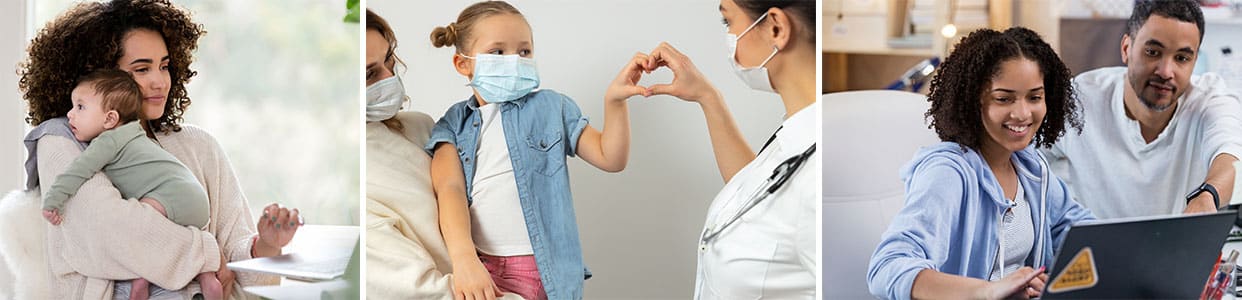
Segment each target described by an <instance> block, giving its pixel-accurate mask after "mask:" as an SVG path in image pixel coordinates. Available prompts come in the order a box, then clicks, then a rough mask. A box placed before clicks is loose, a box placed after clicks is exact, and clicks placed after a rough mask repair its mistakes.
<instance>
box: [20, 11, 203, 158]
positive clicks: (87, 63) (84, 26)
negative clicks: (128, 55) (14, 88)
mask: <svg viewBox="0 0 1242 300" xmlns="http://www.w3.org/2000/svg"><path fill="white" fill-rule="evenodd" d="M134 29H149V30H152V31H155V32H158V33H160V35H161V36H162V37H163V38H164V43H165V45H166V46H167V47H168V57H169V65H168V69H169V70H168V72H169V77H171V80H170V85H169V88H168V98H167V100H168V102H167V103H166V104H165V105H164V114H163V116H161V117H160V118H159V119H155V120H151V121H150V125H151V129H152V131H162V132H165V133H167V132H170V131H180V130H181V121H182V119H181V115H182V114H183V113H185V110H186V108H187V107H189V106H190V97H189V96H187V95H186V90H185V84H186V83H187V82H189V81H190V78H191V77H194V75H195V74H196V72H194V71H193V70H191V69H190V63H191V62H192V61H193V52H194V50H195V49H196V48H198V38H199V37H200V36H202V35H203V34H205V33H206V32H205V31H204V30H203V29H202V25H199V24H197V23H194V21H193V20H191V19H190V14H189V13H188V12H186V11H184V10H182V9H180V8H178V7H176V6H173V4H172V3H170V2H169V1H168V0H113V1H109V2H106V3H99V2H83V3H79V4H77V5H76V6H74V7H73V8H70V9H69V10H68V11H66V12H64V13H63V14H61V15H60V16H58V17H56V19H55V20H53V21H52V22H50V23H48V24H47V26H45V27H44V28H43V29H42V30H40V31H39V34H38V35H37V36H36V37H35V38H34V40H32V41H31V42H30V47H29V48H27V50H26V51H27V52H29V57H27V59H26V61H24V62H22V63H21V64H20V65H19V71H18V73H19V75H20V76H21V79H20V80H19V81H18V87H19V88H20V89H21V91H22V93H23V98H24V99H25V101H26V103H27V108H28V112H27V115H26V122H27V123H30V124H31V125H39V124H40V123H42V122H43V121H46V120H48V119H52V118H58V117H62V116H65V114H66V113H67V112H68V111H69V109H70V108H71V107H72V106H73V105H72V103H71V102H70V96H69V95H70V93H71V92H72V91H73V88H74V87H75V86H76V85H77V80H78V79H79V78H81V77H82V76H85V75H87V74H90V73H91V72H92V71H94V70H96V69H102V68H113V69H115V68H117V62H118V61H119V60H120V59H121V56H122V55H123V54H124V52H123V49H121V45H122V42H123V39H124V38H125V36H126V34H127V33H129V32H130V31H131V30H134Z"/></svg>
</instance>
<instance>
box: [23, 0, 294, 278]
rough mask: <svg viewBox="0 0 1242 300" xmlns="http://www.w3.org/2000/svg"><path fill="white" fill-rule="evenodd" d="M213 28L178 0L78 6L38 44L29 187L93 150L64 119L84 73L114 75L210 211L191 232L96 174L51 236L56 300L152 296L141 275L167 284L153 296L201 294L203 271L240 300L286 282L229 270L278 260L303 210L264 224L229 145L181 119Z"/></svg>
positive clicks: (279, 212)
mask: <svg viewBox="0 0 1242 300" xmlns="http://www.w3.org/2000/svg"><path fill="white" fill-rule="evenodd" d="M204 33H205V32H204V30H203V29H202V26H200V25H199V24H196V23H194V21H193V20H191V19H190V16H189V13H188V12H186V11H184V10H182V9H180V8H178V7H175V6H173V5H172V4H171V3H169V1H167V0H114V1H109V2H104V3H98V2H85V3H79V4H77V5H76V6H74V7H73V8H71V9H69V10H68V11H66V12H65V13H63V14H61V15H60V16H59V17H57V18H56V19H55V20H53V21H52V22H50V23H48V24H47V26H46V27H44V28H43V29H42V30H41V31H40V32H39V34H38V35H37V36H36V37H35V38H34V40H33V41H31V43H30V46H29V48H28V52H29V57H28V58H27V60H26V61H25V62H23V63H22V64H21V66H20V71H19V73H20V76H21V79H20V81H19V84H18V85H19V87H20V88H21V91H22V93H23V96H24V98H25V100H26V102H27V105H28V111H29V113H28V115H27V117H26V121H27V122H28V123H30V124H31V125H33V126H35V129H34V130H32V131H31V133H30V134H29V135H27V137H26V141H25V142H26V146H27V148H28V150H29V152H30V156H29V158H28V160H27V162H26V170H27V182H26V188H27V190H31V191H34V190H39V189H40V183H46V184H50V183H51V182H53V181H54V178H56V176H57V175H59V174H61V173H62V172H64V171H65V170H66V168H67V167H68V165H69V163H70V162H72V161H73V160H74V158H76V157H78V156H79V155H81V153H82V150H83V149H84V148H85V144H83V143H80V142H78V141H76V140H75V139H74V138H73V133H72V130H71V129H70V128H69V126H68V125H67V122H66V119H65V116H66V113H67V112H68V111H69V109H70V108H71V107H72V104H71V101H70V93H71V92H72V90H73V88H74V86H75V85H76V84H77V80H78V79H79V78H81V77H82V76H84V75H86V74H89V73H91V72H93V71H95V70H98V69H109V68H111V69H120V70H122V71H126V72H128V73H129V74H130V75H132V76H133V78H134V80H135V81H136V82H137V83H138V85H139V86H140V88H141V91H142V96H143V114H144V117H143V118H142V119H145V120H150V121H148V124H147V125H149V126H148V127H150V128H151V129H152V131H153V132H154V133H155V138H156V141H157V143H158V144H159V145H160V146H162V147H163V148H164V149H165V150H167V151H168V152H169V153H171V154H173V156H175V157H176V158H177V159H178V160H180V161H181V162H182V163H183V164H185V166H186V167H188V168H189V169H190V170H191V172H192V173H193V174H194V175H195V177H197V180H198V181H199V183H200V184H202V185H203V188H204V189H205V190H206V191H207V195H208V202H209V207H210V215H209V217H210V222H209V224H208V225H207V226H206V227H205V231H204V230H198V229H195V228H190V227H185V226H180V225H177V224H175V223H173V222H172V221H169V220H168V219H167V218H165V217H164V216H163V215H161V214H160V213H159V212H158V211H156V210H155V209H153V208H152V207H151V206H149V205H146V204H143V203H140V202H139V201H137V200H136V199H123V198H122V197H121V196H120V193H119V192H118V191H117V189H116V188H115V187H114V186H113V185H112V184H111V182H110V181H109V179H108V178H107V177H106V176H104V175H102V174H96V175H95V176H94V177H92V178H91V179H90V180H89V181H87V182H86V183H85V184H83V185H82V187H81V188H80V189H79V190H78V193H77V194H76V195H75V196H73V197H72V198H70V199H71V201H68V202H66V204H65V205H64V208H63V209H62V210H61V213H62V214H64V215H66V216H68V217H67V218H66V219H64V220H63V222H62V223H61V224H60V226H55V227H49V228H48V230H47V244H46V245H47V254H48V255H47V260H48V264H47V266H48V269H49V271H50V273H51V275H52V281H51V284H50V286H49V287H48V292H49V295H48V296H49V298H54V299H66V298H74V299H107V298H113V297H115V298H117V299H123V298H125V297H127V296H128V294H131V293H133V294H139V297H141V296H146V295H147V292H145V291H139V290H137V289H135V290H133V291H130V285H129V283H128V282H127V281H128V280H130V279H136V278H144V279H147V280H149V281H150V282H151V283H154V284H155V285H156V287H152V289H151V291H150V296H151V297H152V298H189V297H190V296H193V295H194V294H196V293H197V292H198V289H197V287H196V286H192V285H188V284H189V282H190V281H191V280H192V279H194V277H195V275H197V274H199V273H203V272H213V271H214V272H217V273H216V276H217V278H218V279H219V280H220V282H221V283H222V284H223V287H224V292H225V295H226V297H230V298H231V297H232V296H236V294H233V293H232V292H233V291H236V289H235V287H236V286H235V285H269V284H276V283H278V278H277V277H274V276H262V275H255V274H237V275H235V274H234V273H233V272H231V271H229V270H228V269H227V268H225V264H226V263H227V262H229V261H237V260H244V259H250V258H254V257H265V256H274V255H279V254H280V251H281V250H280V249H281V247H283V246H285V245H286V244H288V243H289V241H290V240H291V239H292V238H293V235H294V233H295V232H296V231H297V228H298V227H299V226H300V225H301V224H300V222H299V221H296V220H298V214H299V212H298V211H297V210H296V209H294V210H290V209H287V208H283V207H280V206H279V205H276V204H272V205H269V206H267V207H266V208H265V209H264V215H263V217H262V218H261V219H260V220H259V222H258V226H257V228H256V225H255V223H254V221H253V220H254V219H253V218H252V216H251V214H250V211H249V210H248V209H247V207H249V205H248V204H247V200H246V197H245V196H244V195H243V194H242V191H241V187H240V184H239V183H238V180H237V177H235V176H234V174H233V171H232V169H231V166H230V165H229V162H228V158H227V157H226V156H225V155H224V152H223V150H222V149H221V148H220V146H219V144H218V143H217V142H216V140H215V139H214V138H213V137H212V136H211V135H210V134H208V133H207V132H205V131H204V130H202V129H200V128H197V127H194V126H190V125H183V124H182V117H181V116H182V114H183V113H184V112H185V110H186V108H187V107H189V105H190V98H189V97H188V96H187V94H186V90H185V84H186V83H187V82H189V80H190V78H191V77H193V76H194V75H195V72H194V71H193V70H191V69H190V63H191V62H192V61H193V57H192V53H193V52H194V50H195V48H196V47H197V42H198V38H199V37H200V36H201V35H202V34H204ZM282 225H283V226H282ZM256 231H257V234H256ZM122 232H123V233H126V234H114V233H122ZM135 253H141V254H142V255H134V254H135ZM114 281H116V282H115V283H114ZM36 288H37V287H36ZM169 290H180V291H169Z"/></svg>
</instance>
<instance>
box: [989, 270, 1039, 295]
mask: <svg viewBox="0 0 1242 300" xmlns="http://www.w3.org/2000/svg"><path fill="white" fill-rule="evenodd" d="M1047 279H1048V275H1047V274H1044V268H1043V267H1040V268H1039V270H1036V269H1032V268H1031V267H1022V268H1019V269H1018V270H1017V271H1014V272H1013V273H1012V274H1009V275H1008V276H1005V277H1004V278H1001V279H1000V280H997V281H994V282H989V283H988V284H987V285H985V286H984V288H983V290H982V291H981V293H980V294H978V295H979V296H978V297H977V298H978V299H989V300H991V299H1030V298H1034V297H1039V293H1040V292H1042V291H1043V289H1044V283H1045V281H1046V280H1047Z"/></svg>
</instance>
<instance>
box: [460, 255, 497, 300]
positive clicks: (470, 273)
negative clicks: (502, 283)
mask: <svg viewBox="0 0 1242 300" xmlns="http://www.w3.org/2000/svg"><path fill="white" fill-rule="evenodd" d="M502 295H503V294H502V293H501V292H500V288H498V287H496V283H495V282H492V275H491V274H490V273H488V272H487V268H486V267H484V266H483V263H482V262H480V261H479V259H478V258H477V257H475V258H474V259H472V260H471V259H462V260H454V261H453V298H454V299H457V300H495V299H496V298H499V297H500V296H502Z"/></svg>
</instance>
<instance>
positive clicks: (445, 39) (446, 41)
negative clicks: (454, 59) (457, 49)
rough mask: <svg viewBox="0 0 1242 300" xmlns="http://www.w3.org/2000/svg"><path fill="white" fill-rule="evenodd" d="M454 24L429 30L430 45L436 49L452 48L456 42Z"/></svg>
mask: <svg viewBox="0 0 1242 300" xmlns="http://www.w3.org/2000/svg"><path fill="white" fill-rule="evenodd" d="M455 24H456V23H449V24H448V25H445V26H443V27H436V29H433V30H431V45H432V46H435V47H436V48H440V47H447V46H452V45H453V43H454V42H455V41H457V28H456V26H453V25H455Z"/></svg>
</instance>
